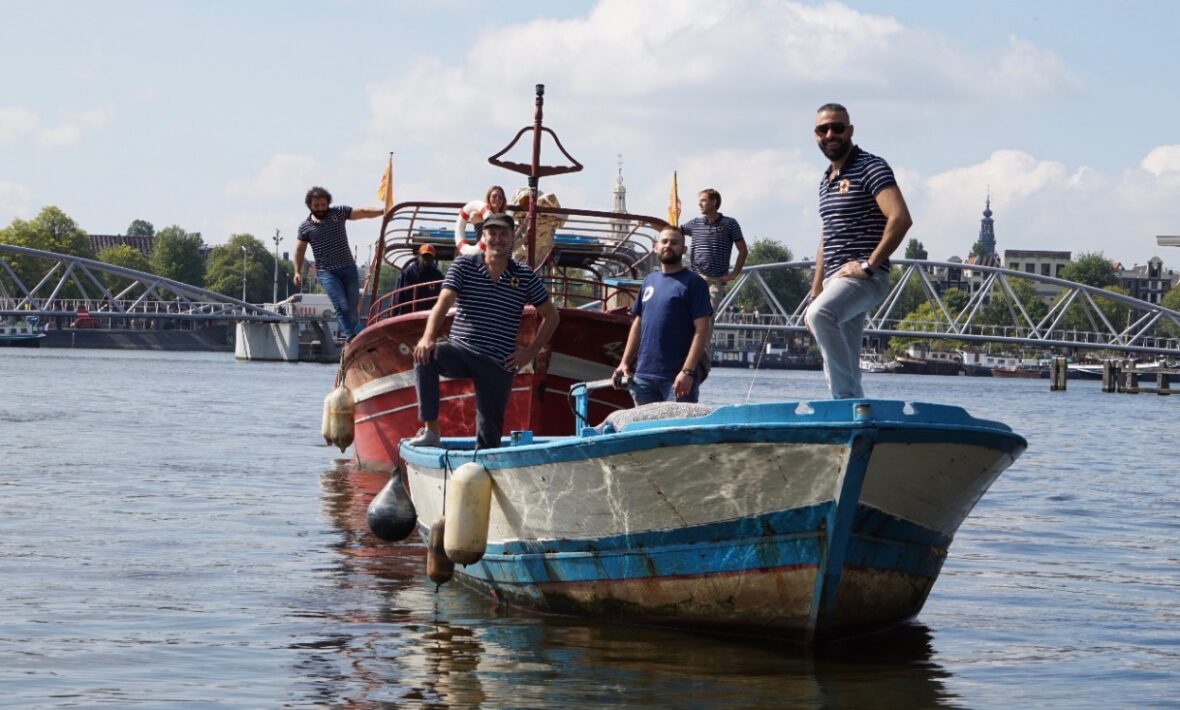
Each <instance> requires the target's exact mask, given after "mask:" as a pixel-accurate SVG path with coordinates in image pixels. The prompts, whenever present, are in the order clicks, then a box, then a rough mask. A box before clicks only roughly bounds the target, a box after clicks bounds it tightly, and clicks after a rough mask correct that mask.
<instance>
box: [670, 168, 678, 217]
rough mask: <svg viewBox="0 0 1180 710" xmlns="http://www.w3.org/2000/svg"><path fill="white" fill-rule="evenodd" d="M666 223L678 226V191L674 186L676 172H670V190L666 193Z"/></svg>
mask: <svg viewBox="0 0 1180 710" xmlns="http://www.w3.org/2000/svg"><path fill="white" fill-rule="evenodd" d="M668 224H670V225H672V226H673V227H678V226H680V193H679V191H678V190H677V188H676V172H675V171H673V172H672V191H671V192H670V193H669V194H668Z"/></svg>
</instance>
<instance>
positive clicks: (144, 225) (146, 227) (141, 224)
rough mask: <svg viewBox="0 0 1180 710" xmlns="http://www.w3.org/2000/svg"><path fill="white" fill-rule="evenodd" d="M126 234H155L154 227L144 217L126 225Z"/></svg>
mask: <svg viewBox="0 0 1180 710" xmlns="http://www.w3.org/2000/svg"><path fill="white" fill-rule="evenodd" d="M127 236H129V237H154V236H156V228H155V227H153V226H152V223H151V222H149V221H147V220H145V219H137V220H135V221H133V222H132V223H131V225H130V226H129V227H127Z"/></svg>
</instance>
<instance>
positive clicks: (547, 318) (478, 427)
mask: <svg viewBox="0 0 1180 710" xmlns="http://www.w3.org/2000/svg"><path fill="white" fill-rule="evenodd" d="M514 227H515V224H514V223H513V220H512V217H510V216H508V215H507V214H504V213H498V214H491V215H488V216H487V217H486V218H484V221H483V234H482V236H481V237H480V239H481V241H482V242H483V244H484V250H483V251H482V252H480V253H478V254H465V255H463V256H460V257H458V258H457V259H455V261H454V263H452V264H451V268H450V269H449V270H448V271H447V275H446V278H445V279H444V280H443V285H442V293H441V294H439V297H438V303H436V304H434V308H433V309H432V310H431V311H430V316H429V317H428V318H427V319H426V329H425V331H424V332H423V333H422V339H421V340H419V341H418V344H417V346H416V347H415V348H414V363H415V365H416V367H415V368H414V372H415V374H416V375H417V379H418V418H419V419H420V420H421V421H422V424H423V427H422V429H421V430H420V431H419V432H418V434H417V436H415V437H414V438H412V439H410V441H409V442H408V443H409V444H410V445H411V446H438V445H439V437H440V434H439V426H438V400H439V391H438V382H439V377H440V376H442V377H450V378H463V379H470V380H471V381H472V384H473V388H474V390H475V437H476V442H477V444H478V446H479V448H481V449H490V448H495V447H497V446H499V445H500V437H501V435H502V434H503V430H504V412H505V411H506V410H507V408H508V398H509V395H511V393H512V380H513V378H514V377H515V374H516V371H517V370H518V369H519V368H521V367H523V366H525V365H527V364H528V363H530V362H532V361H533V359H534V358H536V357H537V354H538V353H539V352H541V348H542V347H544V345H545V343H546V342H548V341H549V338H550V336H552V335H553V331H555V330H557V320H558V313H557V307H556V306H555V305H554V304H553V301H552V300H551V299H550V298H549V294H548V292H546V291H545V286H544V284H542V283H541V278H540V277H539V276H538V275H537V274H536V272H534V271H533V270H532V269H530V268H529V267H528V266H526V265H524V264H521V263H519V262H516V261H513V260H512V259H511V254H512V240H513V233H514ZM456 304H457V305H458V309H457V311H456V313H455V319H454V321H453V322H452V323H451V332H450V338H449V339H448V340H444V341H441V342H439V341H438V337H439V335H440V334H441V330H442V326H443V323H444V322H445V321H446V317H447V311H448V310H450V308H451V306H454V305H456ZM526 304H531V305H532V306H533V307H535V308H536V309H537V314H538V315H539V316H540V317H541V324H540V325H539V326H538V327H537V334H536V336H535V337H534V338H533V341H532V342H531V343H529V344H528V345H526V346H525V347H523V348H520V347H517V343H516V337H517V334H518V332H519V331H520V317H521V313H522V312H523V310H524V307H525V305H526Z"/></svg>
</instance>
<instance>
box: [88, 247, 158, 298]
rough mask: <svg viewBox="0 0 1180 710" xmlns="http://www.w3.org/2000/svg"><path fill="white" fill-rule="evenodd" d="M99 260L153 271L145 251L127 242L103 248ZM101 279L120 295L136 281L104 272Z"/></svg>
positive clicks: (114, 293) (109, 289) (127, 267)
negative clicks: (144, 253)
mask: <svg viewBox="0 0 1180 710" xmlns="http://www.w3.org/2000/svg"><path fill="white" fill-rule="evenodd" d="M98 260H99V261H101V262H103V263H104V264H111V265H113V266H122V267H123V268H125V269H134V270H136V271H151V264H150V263H149V262H148V258H147V257H146V256H144V255H143V252H141V251H139V250H138V249H136V248H135V247H132V246H128V245H127V244H117V245H115V246H113V247H107V248H106V249H102V250H101V251H99V252H98ZM100 279H101V281H102V282H103V285H104V286H106V287H107V290H108V291H110V292H111V295H113V296H118V295H119V293H120V292H122V291H123V289H125V288H127V287H128V286H130V285H131V284H132V283H134V281H133V280H132V279H129V278H126V277H123V276H114V275H112V274H103V275H102V276H101V277H100ZM137 295H138V294H137Z"/></svg>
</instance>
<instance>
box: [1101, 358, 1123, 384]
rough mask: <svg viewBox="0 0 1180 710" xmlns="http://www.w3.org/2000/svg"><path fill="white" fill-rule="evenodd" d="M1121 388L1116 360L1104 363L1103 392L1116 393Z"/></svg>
mask: <svg viewBox="0 0 1180 710" xmlns="http://www.w3.org/2000/svg"><path fill="white" fill-rule="evenodd" d="M1118 386H1119V364H1118V363H1117V362H1115V361H1114V360H1107V361H1105V362H1103V363H1102V391H1103V392H1114V391H1115V390H1117V389H1118Z"/></svg>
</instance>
